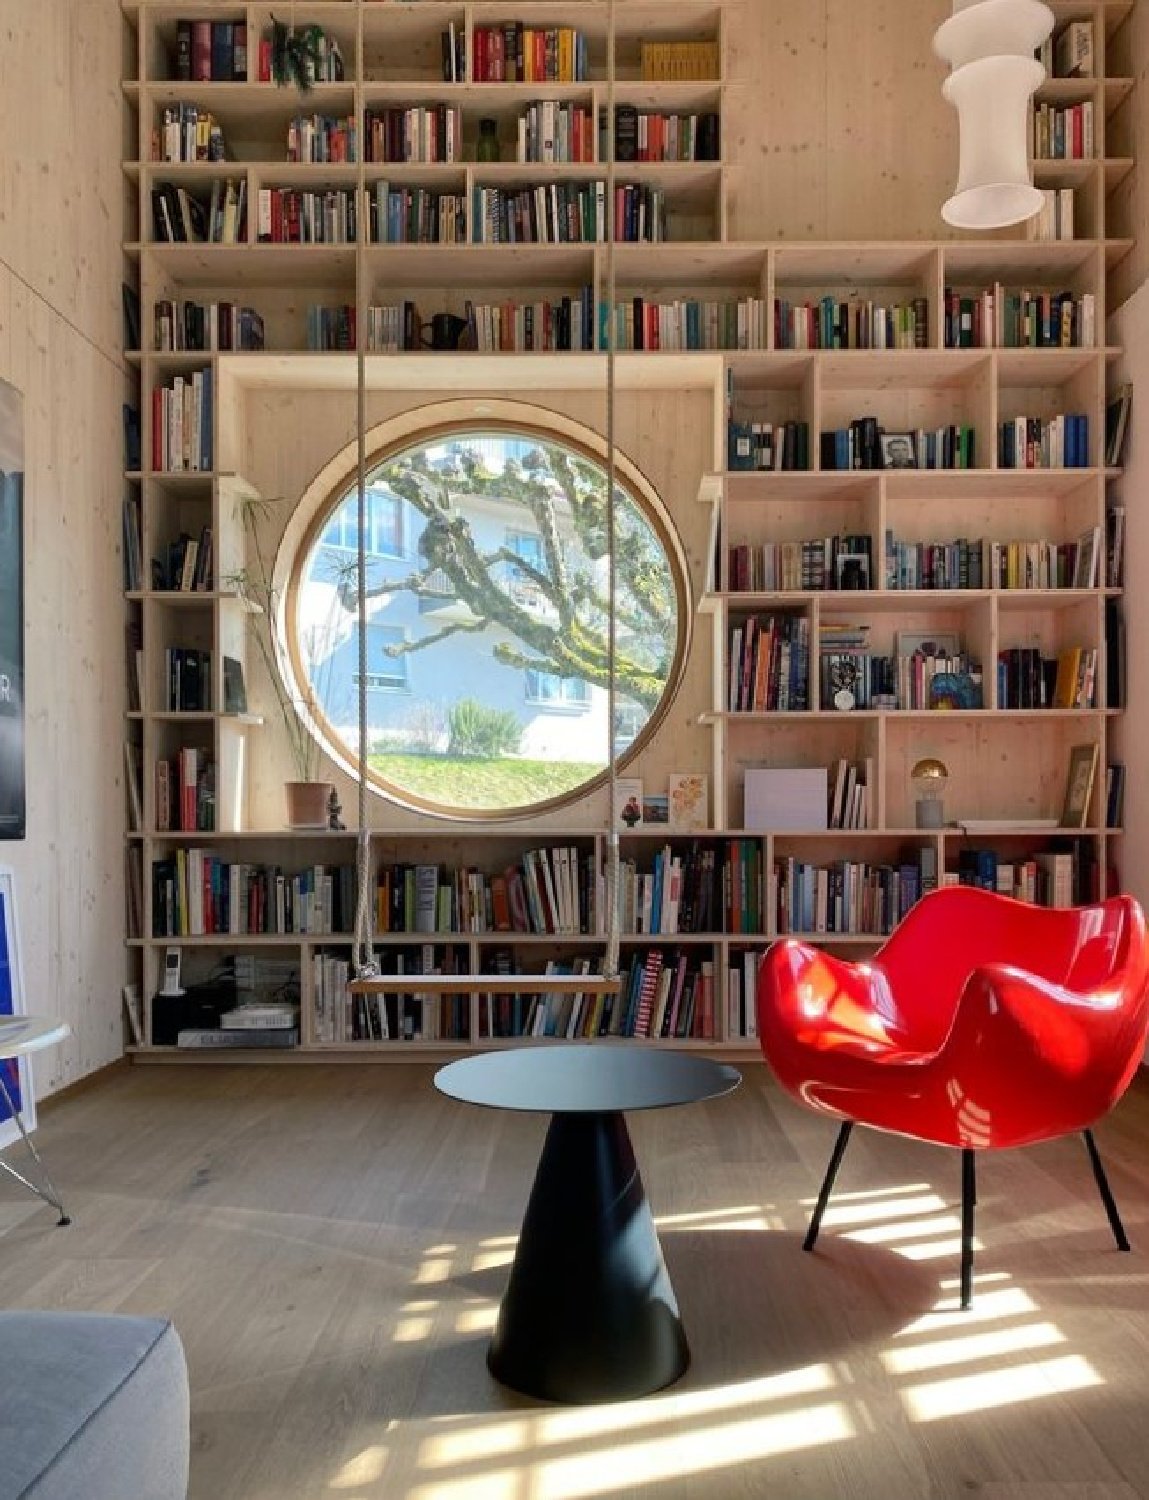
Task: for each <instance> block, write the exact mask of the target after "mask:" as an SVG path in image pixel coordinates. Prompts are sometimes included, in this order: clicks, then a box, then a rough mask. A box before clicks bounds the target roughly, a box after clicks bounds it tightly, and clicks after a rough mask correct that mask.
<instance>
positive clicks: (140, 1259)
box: [0, 1064, 1149, 1500]
mask: <svg viewBox="0 0 1149 1500" xmlns="http://www.w3.org/2000/svg"><path fill="white" fill-rule="evenodd" d="M432 1072H433V1069H432V1068H431V1067H430V1066H424V1065H414V1064H412V1065H410V1066H389V1067H386V1068H372V1067H369V1066H364V1067H358V1066H340V1067H332V1068H327V1067H323V1066H318V1065H317V1066H315V1067H308V1068H292V1069H286V1068H281V1069H277V1068H274V1067H231V1066H221V1067H218V1068H211V1069H206V1068H197V1069H195V1070H191V1069H180V1068H178V1067H172V1068H147V1069H136V1070H131V1071H129V1072H126V1073H118V1074H116V1075H115V1076H112V1077H109V1079H108V1080H107V1081H106V1083H102V1084H100V1085H98V1086H97V1087H95V1088H93V1089H91V1090H90V1091H88V1092H85V1093H82V1094H80V1095H77V1096H75V1097H74V1098H71V1099H68V1100H65V1101H63V1102H62V1103H60V1104H59V1105H57V1106H55V1107H49V1108H47V1109H45V1110H44V1111H43V1113H42V1116H41V1126H40V1130H39V1132H38V1142H39V1145H40V1148H41V1150H42V1152H43V1153H44V1154H45V1156H46V1159H47V1161H48V1164H49V1169H50V1170H51V1171H52V1173H53V1176H54V1177H55V1178H56V1181H57V1184H58V1186H59V1187H60V1189H61V1191H62V1192H63V1194H64V1196H65V1201H66V1202H67V1204H68V1206H69V1209H70V1211H71V1213H72V1214H73V1216H74V1220H75V1222H74V1223H73V1225H72V1226H71V1227H70V1228H65V1229H57V1228H56V1227H55V1221H54V1216H53V1215H52V1214H51V1212H50V1211H49V1210H47V1209H40V1208H38V1207H37V1206H36V1205H35V1204H34V1203H30V1202H29V1201H26V1199H25V1198H24V1197H22V1196H21V1192H20V1190H19V1189H18V1188H17V1187H16V1186H15V1184H11V1183H8V1182H0V1305H2V1306H5V1307H17V1308H33V1307H49V1308H77V1309H81V1308H82V1309H97V1310H100V1311H117V1312H137V1313H152V1314H166V1315H170V1316H171V1317H172V1318H173V1319H174V1320H175V1323H176V1325H177V1327H178V1328H179V1331H180V1334H181V1336H182V1338H183V1341H184V1345H185V1348H186V1350H187V1355H188V1363H189V1368H190V1373H191V1388H192V1485H191V1500H320V1497H330V1500H383V1497H386V1500H396V1497H401V1496H402V1497H414V1500H581V1497H592V1496H626V1497H635V1500H638V1497H650V1500H680V1497H681V1500H694V1497H699V1496H705V1497H726V1496H730V1497H756V1496H761V1495H766V1494H769V1495H770V1496H772V1497H783V1500H791V1497H793V1500H826V1497H830V1496H835V1497H837V1496H844V1497H875V1500H877V1497H883V1500H886V1497H889V1500H903V1497H906V1500H909V1497H923V1500H968V1497H970V1496H977V1497H981V1500H1131V1497H1137V1496H1149V1441H1147V1440H1146V1426H1145V1417H1144V1411H1145V1401H1144V1371H1145V1368H1146V1365H1147V1364H1149V1296H1147V1291H1149V1151H1147V1150H1146V1146H1147V1143H1149V1081H1142V1080H1139V1081H1138V1083H1137V1084H1136V1085H1135V1086H1134V1089H1133V1090H1132V1091H1131V1093H1130V1094H1129V1095H1128V1096H1127V1098H1126V1099H1125V1100H1124V1101H1123V1102H1122V1104H1121V1106H1120V1107H1119V1108H1118V1110H1117V1111H1116V1112H1115V1114H1114V1115H1113V1116H1112V1117H1111V1118H1110V1119H1109V1120H1107V1121H1105V1122H1103V1124H1102V1125H1101V1126H1100V1127H1099V1129H1098V1142H1099V1145H1100V1148H1101V1150H1102V1153H1103V1155H1104V1157H1105V1159H1106V1164H1107V1166H1108V1168H1109V1172H1110V1179H1111V1182H1112V1185H1113V1188H1114V1191H1115V1193H1116V1195H1117V1199H1118V1202H1119V1204H1120V1206H1121V1209H1122V1212H1123V1214H1124V1218H1125V1223H1126V1227H1127V1229H1128V1231H1129V1234H1130V1238H1131V1239H1132V1241H1133V1244H1134V1253H1133V1254H1132V1255H1121V1254H1119V1253H1118V1252H1117V1250H1116V1249H1115V1247H1114V1245H1113V1242H1112V1239H1111V1237H1110V1235H1109V1230H1108V1226H1107V1224H1106V1221H1105V1218H1104V1214H1103V1212H1102V1209H1101V1205H1100V1201H1099V1200H1098V1198H1097V1195H1096V1192H1095V1190H1094V1186H1093V1181H1092V1177H1091V1175H1090V1172H1089V1164H1088V1160H1087V1158H1086V1155H1085V1151H1084V1147H1083V1145H1082V1144H1081V1142H1080V1141H1079V1140H1072V1139H1071V1140H1065V1141H1060V1142H1056V1143H1053V1144H1051V1145H1047V1146H1042V1147H1039V1148H1035V1149H1031V1150H1028V1151H1025V1152H1016V1153H1006V1154H1002V1155H995V1156H993V1157H991V1158H988V1159H987V1158H982V1159H981V1163H980V1171H979V1182H978V1190H979V1202H978V1245H979V1254H978V1260H977V1267H976V1275H977V1279H976V1285H975V1302H974V1307H973V1309H972V1311H970V1312H968V1313H965V1314H961V1313H958V1312H956V1311H955V1310H954V1309H955V1308H956V1278H957V1239H958V1193H959V1181H960V1172H959V1163H958V1158H957V1156H956V1154H955V1153H952V1152H950V1153H947V1152H942V1151H940V1150H932V1149H930V1148H928V1147H925V1146H920V1145H916V1144H914V1143H911V1142H906V1141H900V1140H897V1139H895V1138H894V1137H889V1136H879V1135H877V1134H875V1133H872V1132H865V1131H858V1132H856V1133H855V1136H854V1139H853V1140H852V1141H851V1144H850V1149H849V1151H848V1152H847V1155H846V1159H845V1163H844V1165H843V1168H842V1173H841V1176H840V1178H839V1190H838V1192H837V1194H836V1195H835V1198H834V1200H832V1202H831V1209H830V1212H829V1213H828V1215H827V1218H826V1221H825V1224H824V1227H823V1233H822V1238H821V1239H820V1241H819V1245H818V1249H817V1253H816V1254H814V1255H804V1254H803V1253H802V1251H801V1248H800V1246H801V1236H802V1233H803V1230H804V1226H805V1221H806V1216H807V1214H808V1212H809V1207H810V1203H811V1200H812V1198H813V1196H814V1194H815V1193H816V1191H817V1188H818V1184H819V1182H820V1179H821V1174H822V1172H823V1170H824V1167H825V1162H826V1159H827V1157H828V1154H829V1150H830V1146H831V1144H832V1141H833V1136H834V1127H833V1125H832V1123H831V1122H829V1121H827V1120H824V1119H821V1118H819V1117H817V1116H815V1115H813V1114H811V1113H810V1112H808V1111H805V1110H802V1109H800V1108H799V1107H798V1106H797V1105H795V1104H794V1103H793V1102H792V1101H790V1100H788V1099H787V1098H785V1097H784V1096H782V1095H781V1094H780V1092H779V1091H778V1089H777V1088H776V1086H775V1085H774V1084H773V1083H772V1082H771V1081H770V1080H769V1079H768V1078H767V1077H766V1076H765V1074H764V1072H763V1070H762V1069H761V1068H758V1067H748V1068H746V1069H745V1070H744V1073H745V1081H744V1084H743V1087H742V1088H741V1089H740V1090H739V1091H738V1092H737V1093H735V1094H734V1095H732V1096H730V1097H728V1098H726V1099H721V1100H716V1101H713V1102H712V1103H708V1104H703V1105H697V1106H692V1107H689V1108H684V1109H668V1110H661V1111H655V1112H652V1113H649V1114H644V1115H635V1116H632V1117H631V1120H630V1128H631V1133H632V1136H633V1138H634V1142H635V1148H636V1151H637V1154H638V1158H639V1163H640V1166H641V1169H642V1172H643V1176H644V1178H645V1181H646V1187H647V1193H648V1196H649V1198H650V1202H651V1205H652V1208H653V1211H654V1213H655V1215H656V1218H657V1219H658V1221H659V1224H660V1232H661V1236H662V1242H663V1247H664V1251H665V1255H666V1260H667V1263H668V1266H669V1268H670V1272H671V1276H672V1279H673V1281H674V1285H675V1289H676V1292H677V1294H678V1299H679V1303H680V1306H681V1309H682V1314H683V1317H684V1319H685V1322H686V1326H687V1331H688V1334H689V1337H690V1341H691V1347H692V1351H693V1362H692V1364H691V1367H690V1369H689V1370H688V1372H687V1374H686V1375H685V1376H684V1378H683V1379H682V1380H681V1381H680V1382H679V1383H678V1384H677V1385H675V1386H674V1387H673V1388H671V1389H670V1390H668V1391H666V1392H662V1393H660V1394H658V1395H655V1396H652V1397H649V1398H647V1399H645V1400H642V1401H634V1402H626V1403H618V1404H615V1405H607V1406H601V1407H591V1408H586V1407H582V1408H556V1407H548V1406H544V1405H539V1404H537V1403H534V1402H531V1401H528V1400H525V1399H523V1398H520V1397H519V1396H517V1395H515V1394H514V1393H512V1392H510V1391H507V1390H505V1389H503V1388H502V1387H500V1386H499V1385H497V1384H495V1383H494V1382H493V1381H492V1380H491V1379H490V1377H489V1376H488V1374H487V1371H486V1366H485V1362H484V1356H485V1349H486V1339H487V1336H488V1331H489V1328H490V1326H491V1322H492V1319H493V1317H494V1313H495V1309H496V1307H497V1304H498V1298H499V1296H500V1294H501V1291H502V1287H503V1285H504V1282H505V1277H506V1265H507V1262H508V1261H509V1258H510V1256H511V1254H512V1253H513V1247H514V1241H515V1235H516V1233H517V1230H518V1226H519V1222H520V1219H521V1215H522V1212H523V1208H524V1206H525V1203H526V1198H527V1194H528V1192H529V1190H530V1184H531V1180H532V1176H533V1172H534V1166H535V1162H536V1160H537V1156H538V1151H539V1147H540V1144H541V1141H542V1136H543V1131H544V1126H545V1121H544V1120H543V1119H542V1118H540V1117H537V1116H521V1115H514V1114H509V1113H501V1112H497V1111H492V1110H480V1109H471V1108H468V1107H466V1106H464V1105H461V1104H457V1103H454V1102H453V1101H450V1100H446V1099H444V1098H442V1097H441V1096H439V1095H438V1094H437V1093H436V1092H435V1090H434V1089H433V1087H432V1084H431V1078H432ZM11 1159H12V1160H14V1161H15V1156H13V1157H12V1158H11ZM568 1290H569V1295H571V1296H574V1297H577V1296H578V1295H579V1288H578V1287H577V1286H576V1287H571V1288H569V1289H568Z"/></svg>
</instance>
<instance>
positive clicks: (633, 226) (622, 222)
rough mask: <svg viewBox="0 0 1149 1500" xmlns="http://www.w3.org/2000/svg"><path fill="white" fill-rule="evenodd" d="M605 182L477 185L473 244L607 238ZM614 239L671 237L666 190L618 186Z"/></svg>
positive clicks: (651, 240)
mask: <svg viewBox="0 0 1149 1500" xmlns="http://www.w3.org/2000/svg"><path fill="white" fill-rule="evenodd" d="M606 220H607V207H606V183H605V182H582V183H580V182H551V183H541V184H539V185H538V186H537V187H533V188H497V187H483V186H481V185H480V186H476V187H475V189H474V194H473V199H472V206H471V240H472V243H474V244H480V245H492V244H583V243H591V242H596V243H597V242H602V241H604V240H605V239H606V237H607V235H606V229H607V223H606ZM614 231H615V239H616V240H620V241H624V242H628V243H634V242H642V243H660V242H662V241H664V240H666V238H667V211H666V192H665V189H663V188H661V187H655V186H652V185H650V184H646V183H637V184H636V183H623V184H620V185H618V186H616V188H615V198H614Z"/></svg>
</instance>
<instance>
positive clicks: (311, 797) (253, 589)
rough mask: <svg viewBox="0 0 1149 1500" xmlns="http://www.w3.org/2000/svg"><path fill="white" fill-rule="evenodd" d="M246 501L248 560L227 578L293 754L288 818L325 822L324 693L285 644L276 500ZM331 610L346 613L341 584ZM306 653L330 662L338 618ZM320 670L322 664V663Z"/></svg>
mask: <svg viewBox="0 0 1149 1500" xmlns="http://www.w3.org/2000/svg"><path fill="white" fill-rule="evenodd" d="M239 503H240V505H241V507H242V517H243V530H244V535H245V538H246V544H247V545H246V554H247V565H246V566H245V567H244V568H242V569H239V570H237V571H236V572H234V573H232V574H230V575H229V576H228V578H227V580H226V582H227V583H228V584H229V585H230V586H231V587H233V588H234V589H235V590H236V592H237V593H238V594H239V596H240V597H241V599H242V600H243V602H244V604H245V606H246V608H247V610H248V617H249V620H250V622H251V633H252V636H253V638H254V640H255V644H256V647H257V649H258V651H259V655H260V659H261V660H262V662H263V665H264V668H265V670H266V673H267V679H268V682H269V683H270V685H271V688H272V691H273V692H274V693H275V697H276V702H277V704H278V707H279V713H280V718H281V719H282V721H283V728H284V733H285V736H286V740H287V745H288V749H289V751H290V754H291V760H292V765H293V768H294V771H295V779H294V780H291V781H287V782H285V783H284V792H285V796H286V801H287V821H288V825H289V826H290V827H292V828H327V827H328V826H329V805H330V802H331V797H332V793H333V790H334V788H333V786H332V783H331V782H330V781H329V780H327V779H325V778H323V777H321V776H320V775H319V774H318V773H319V766H320V756H321V746H320V742H319V740H318V738H317V736H316V734H315V732H314V725H315V724H316V722H317V720H318V719H319V718H320V717H321V715H320V714H319V713H317V710H318V709H319V708H320V695H318V694H317V693H316V691H315V687H314V679H313V678H312V677H311V676H309V675H308V674H307V673H306V671H304V672H302V673H301V672H297V671H296V670H295V668H294V666H293V664H292V663H291V662H290V660H289V659H288V657H287V654H286V652H285V650H284V646H283V630H282V612H283V590H282V587H281V584H280V581H279V580H278V579H277V578H276V576H275V570H274V568H273V567H272V566H271V565H270V564H269V562H268V559H267V555H266V552H265V550H264V534H265V532H266V529H267V522H268V518H269V517H270V515H271V510H272V506H273V504H274V502H273V501H269V500H266V499H263V498H262V497H260V496H256V495H247V496H245V497H244V498H243V499H241V501H240V502H239ZM332 599H333V604H332V609H333V612H334V611H335V610H336V609H338V613H339V614H340V615H342V614H343V613H345V611H344V610H343V607H342V605H337V604H336V602H335V601H337V600H338V599H339V592H338V589H335V590H334V591H333V594H332ZM312 635H313V636H314V639H313V640H312V641H311V645H310V650H309V652H308V655H309V657H310V660H311V661H313V662H316V663H318V664H323V663H325V662H329V660H330V655H331V649H332V647H333V646H334V645H336V644H337V643H338V641H339V639H340V635H339V625H338V621H337V620H336V619H335V618H334V617H333V618H332V619H330V620H329V621H328V622H327V623H326V626H324V627H320V628H319V629H318V630H316V631H313V632H312ZM321 671H322V665H321Z"/></svg>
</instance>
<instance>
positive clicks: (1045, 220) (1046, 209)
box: [1025, 187, 1075, 240]
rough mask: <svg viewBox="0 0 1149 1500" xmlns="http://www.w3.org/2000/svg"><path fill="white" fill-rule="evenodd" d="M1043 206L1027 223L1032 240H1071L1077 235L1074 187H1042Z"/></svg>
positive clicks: (1027, 232) (1029, 236) (1028, 233)
mask: <svg viewBox="0 0 1149 1500" xmlns="http://www.w3.org/2000/svg"><path fill="white" fill-rule="evenodd" d="M1039 191H1040V192H1041V207H1040V208H1039V209H1038V211H1037V213H1036V214H1035V215H1034V216H1033V218H1032V219H1027V220H1026V223H1025V230H1026V235H1027V237H1028V238H1029V239H1031V240H1071V239H1073V238H1074V237H1075V230H1074V222H1073V221H1074V213H1073V189H1072V188H1068V187H1065V188H1041V189H1040V190H1039Z"/></svg>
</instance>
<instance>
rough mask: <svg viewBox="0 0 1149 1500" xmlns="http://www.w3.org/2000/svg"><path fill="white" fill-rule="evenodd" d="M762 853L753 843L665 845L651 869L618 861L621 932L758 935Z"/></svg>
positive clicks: (759, 927)
mask: <svg viewBox="0 0 1149 1500" xmlns="http://www.w3.org/2000/svg"><path fill="white" fill-rule="evenodd" d="M761 881H762V849H761V845H760V844H759V843H758V842H757V841H756V840H754V839H740V838H733V839H727V840H725V841H720V842H719V843H717V844H699V843H698V842H697V841H692V842H691V843H690V844H689V845H687V846H685V847H681V846H673V845H671V844H665V845H664V846H663V847H662V848H661V849H658V850H656V851H655V854H654V857H653V861H652V866H651V869H650V870H649V871H646V870H642V869H640V868H639V865H638V862H637V861H636V860H631V859H624V860H621V861H620V862H619V885H618V903H619V931H620V932H623V933H628V934H640V935H647V936H649V935H651V934H670V935H671V936H674V935H677V934H679V933H688V932H726V933H738V932H759V931H760V930H761V921H762V900H761Z"/></svg>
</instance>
